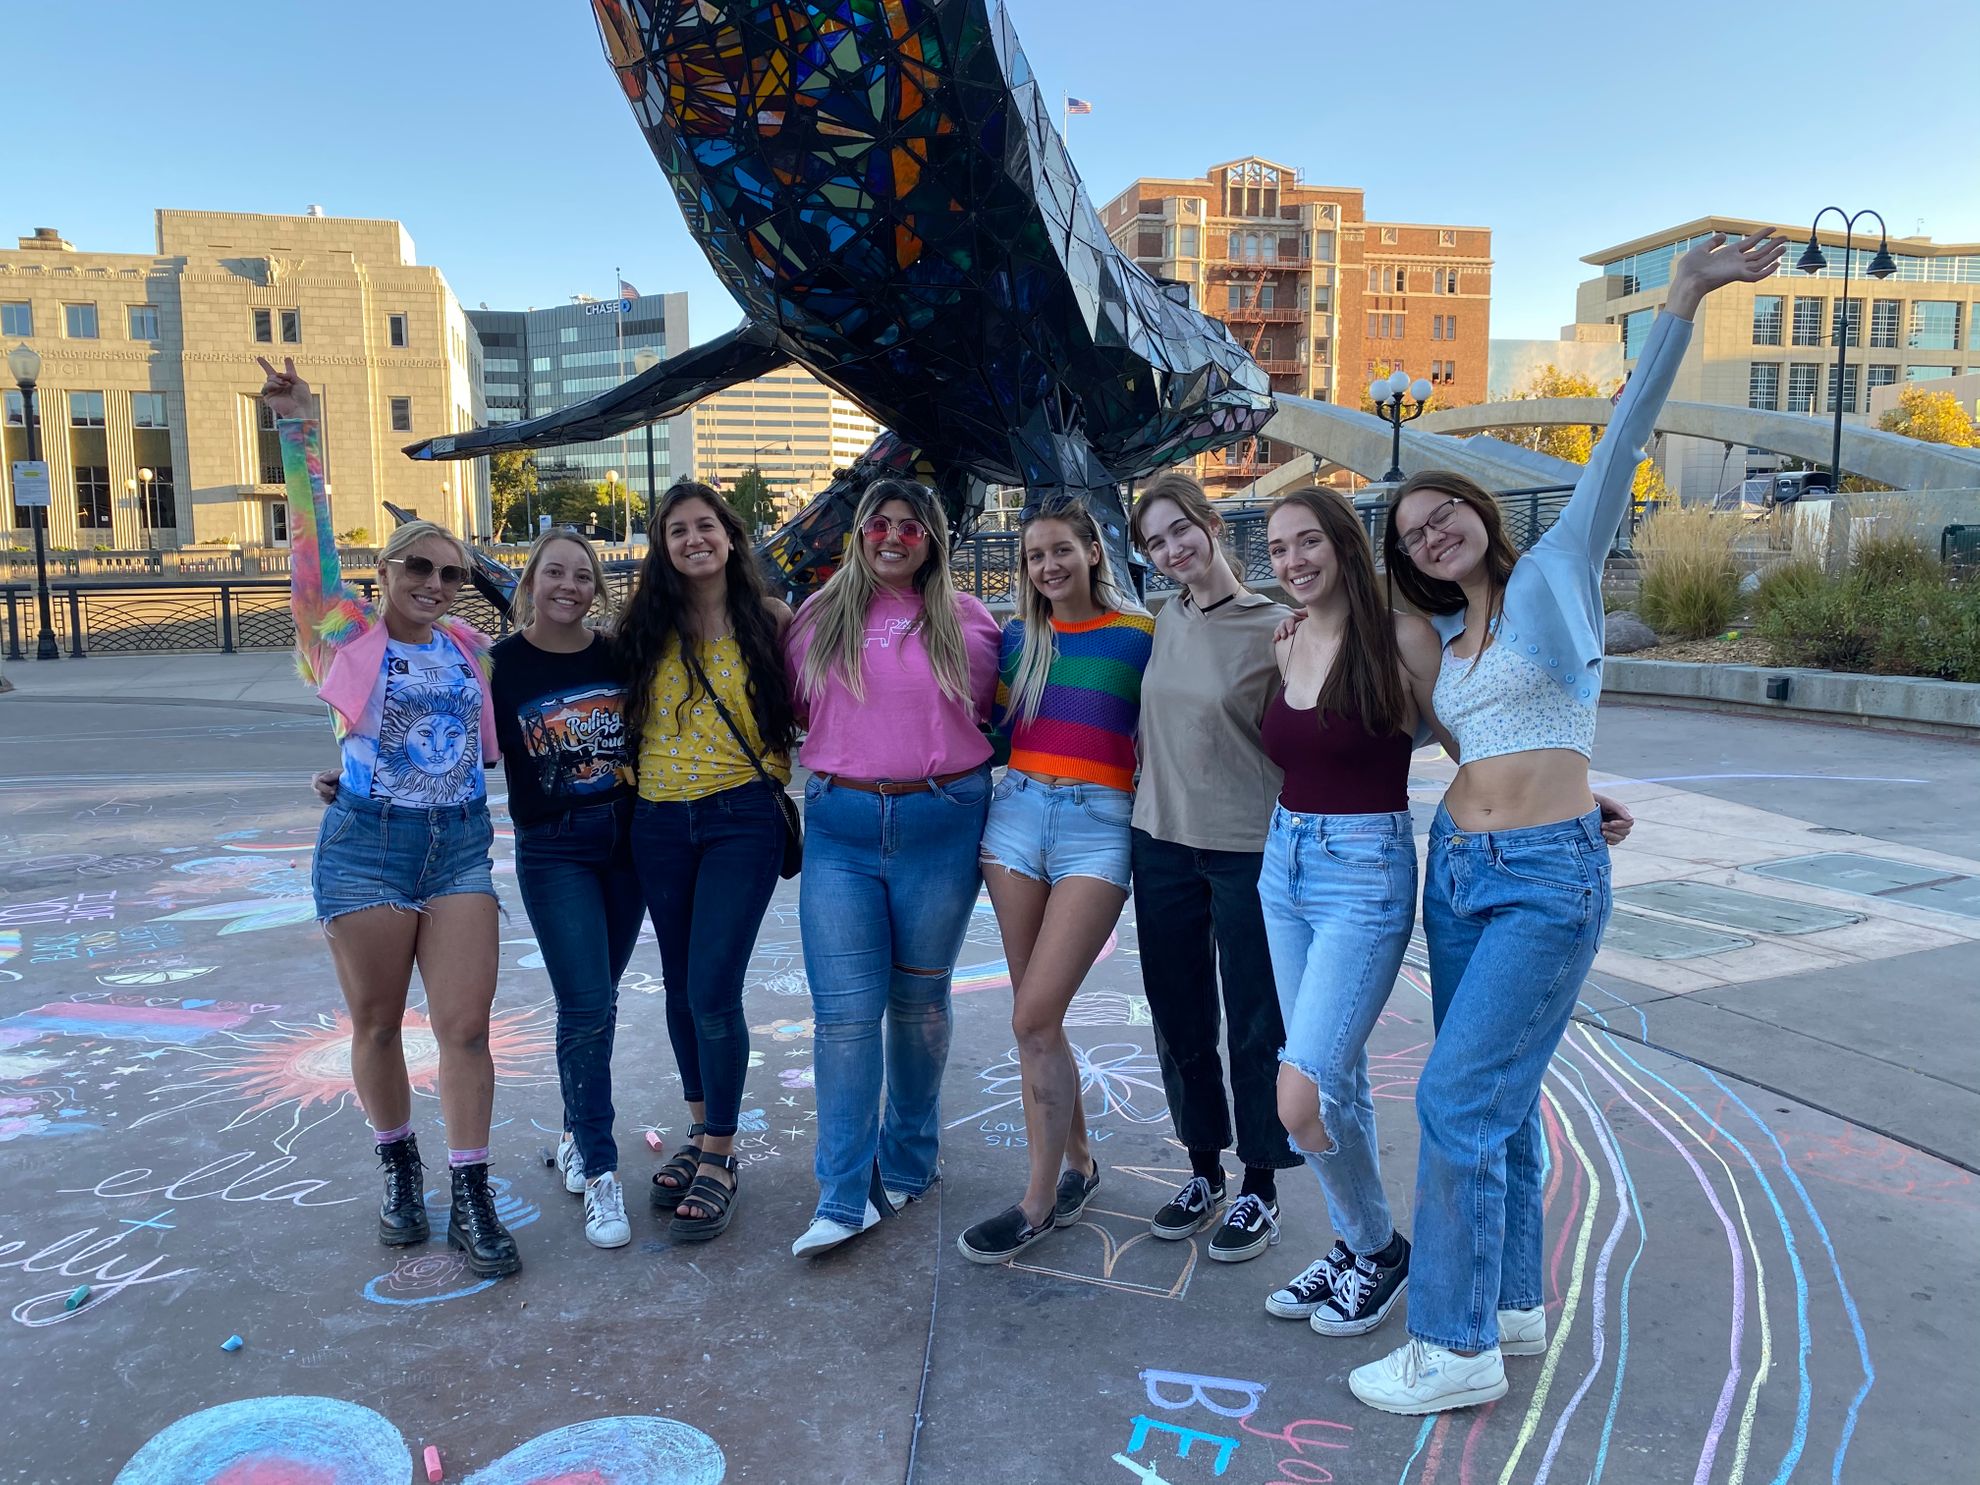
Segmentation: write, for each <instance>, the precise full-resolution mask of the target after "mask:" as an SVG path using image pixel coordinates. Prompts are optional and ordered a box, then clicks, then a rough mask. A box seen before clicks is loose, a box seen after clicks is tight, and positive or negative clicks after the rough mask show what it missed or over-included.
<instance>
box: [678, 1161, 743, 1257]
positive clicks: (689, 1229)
mask: <svg viewBox="0 0 1980 1485" xmlns="http://www.w3.org/2000/svg"><path fill="white" fill-rule="evenodd" d="M701 1163H702V1164H703V1165H712V1166H714V1167H715V1168H716V1169H717V1170H724V1171H727V1172H728V1173H729V1179H730V1180H732V1181H735V1182H737V1185H738V1186H739V1185H740V1184H741V1180H742V1178H741V1177H740V1176H739V1175H738V1174H737V1172H736V1157H735V1156H733V1155H703V1156H702V1157H701ZM736 1190H737V1186H724V1185H723V1184H722V1183H721V1182H720V1181H718V1180H716V1179H715V1178H714V1177H713V1176H696V1177H695V1178H694V1184H693V1185H692V1186H690V1187H688V1189H687V1194H686V1195H684V1196H683V1197H681V1201H680V1204H681V1205H682V1206H686V1205H687V1204H688V1203H689V1202H693V1203H694V1204H695V1205H696V1206H698V1207H700V1208H701V1210H702V1211H703V1212H705V1213H707V1215H706V1216H703V1217H683V1216H680V1215H679V1214H678V1213H677V1214H676V1215H675V1217H674V1220H673V1221H672V1222H670V1223H668V1224H667V1235H668V1236H669V1237H671V1238H673V1239H674V1240H675V1241H677V1242H682V1243H705V1242H707V1241H708V1240H709V1239H710V1238H713V1237H720V1236H721V1235H722V1234H723V1233H724V1232H725V1231H727V1230H728V1226H729V1219H730V1218H731V1217H733V1216H735V1214H736V1212H735V1203H736Z"/></svg>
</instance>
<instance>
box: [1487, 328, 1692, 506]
mask: <svg viewBox="0 0 1980 1485" xmlns="http://www.w3.org/2000/svg"><path fill="white" fill-rule="evenodd" d="M1614 391H1615V388H1614V387H1610V388H1609V389H1608V390H1607V391H1604V390H1603V389H1602V388H1601V387H1599V386H1597V385H1596V384H1595V379H1594V378H1593V377H1588V376H1583V375H1582V374H1581V373H1580V372H1578V371H1563V370H1561V368H1560V367H1558V366H1555V365H1552V364H1549V365H1546V366H1543V367H1541V368H1540V369H1539V370H1538V371H1536V372H1534V373H1533V375H1532V376H1530V377H1528V378H1527V379H1526V385H1525V386H1523V387H1521V388H1520V389H1519V390H1518V391H1517V392H1515V393H1513V394H1512V396H1511V397H1509V398H1507V399H1506V400H1507V401H1509V402H1530V401H1535V400H1538V399H1540V398H1544V397H1607V396H1610V395H1612V394H1613V393H1614ZM1498 436H1499V437H1500V438H1503V439H1504V440H1505V441H1506V442H1507V443H1511V444H1517V445H1519V447H1521V448H1523V449H1533V450H1534V451H1536V452H1537V453H1542V454H1551V455H1553V456H1554V457H1555V458H1556V459H1564V460H1566V461H1567V462H1568V463H1570V464H1586V463H1587V462H1588V460H1589V458H1590V457H1591V456H1592V455H1593V454H1594V452H1595V429H1594V427H1593V426H1592V425H1590V424H1587V423H1557V424H1548V425H1541V424H1535V425H1534V426H1532V427H1530V428H1512V429H1508V430H1507V431H1506V432H1504V433H1501V434H1499V435H1498ZM1631 490H1632V496H1631V498H1632V500H1633V502H1634V505H1635V507H1636V509H1637V510H1638V511H1641V510H1642V509H1643V508H1644V507H1645V506H1646V505H1649V504H1651V503H1652V502H1662V501H1666V500H1668V499H1670V493H1671V492H1670V486H1669V485H1667V484H1666V483H1665V482H1664V472H1663V471H1662V470H1661V469H1659V468H1658V467H1657V463H1656V461H1655V460H1654V459H1645V460H1644V461H1643V462H1642V463H1641V464H1639V465H1637V466H1636V481H1635V483H1634V485H1633V486H1632V487H1631Z"/></svg>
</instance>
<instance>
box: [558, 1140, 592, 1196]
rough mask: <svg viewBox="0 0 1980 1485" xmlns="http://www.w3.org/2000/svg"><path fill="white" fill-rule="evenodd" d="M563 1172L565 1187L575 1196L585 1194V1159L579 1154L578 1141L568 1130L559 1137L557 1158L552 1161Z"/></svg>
mask: <svg viewBox="0 0 1980 1485" xmlns="http://www.w3.org/2000/svg"><path fill="white" fill-rule="evenodd" d="M551 1164H553V1165H555V1166H556V1167H557V1169H558V1170H559V1171H560V1172H562V1173H563V1177H564V1189H565V1190H566V1191H568V1192H570V1193H571V1195H573V1196H582V1195H583V1194H584V1159H583V1157H582V1156H580V1155H579V1154H578V1148H577V1141H576V1140H574V1139H572V1138H571V1135H570V1131H569V1130H566V1131H565V1132H564V1133H563V1134H561V1135H559V1136H558V1137H557V1158H556V1159H555V1160H554V1161H552V1162H551Z"/></svg>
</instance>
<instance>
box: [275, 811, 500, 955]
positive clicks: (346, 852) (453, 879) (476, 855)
mask: <svg viewBox="0 0 1980 1485" xmlns="http://www.w3.org/2000/svg"><path fill="white" fill-rule="evenodd" d="M494 841H495V827H494V824H493V823H492V822H491V821H490V820H489V818H488V801H487V800H486V799H475V800H470V801H469V802H468V803H466V804H449V805H441V806H439V807H437V808H432V809H423V808H420V807H418V806H415V805H408V804H394V803H392V802H391V801H390V800H384V799H362V798H359V797H358V796H357V795H355V794H352V793H351V792H349V791H348V790H346V789H339V790H338V791H337V802H336V803H335V804H333V805H331V806H330V808H329V809H327V810H325V811H324V812H323V825H322V828H321V829H319V830H318V831H317V834H316V855H315V857H314V858H313V859H312V860H311V862H310V869H309V886H310V890H311V892H313V893H314V894H315V896H316V921H317V922H319V923H328V922H330V920H331V919H333V918H341V917H343V916H344V915H345V914H346V913H356V912H362V911H363V910H364V909H366V908H373V907H396V908H408V909H411V910H412V911H414V912H418V911H419V910H420V909H422V908H424V907H425V906H426V904H427V903H429V902H431V901H432V900H433V899H434V898H436V897H450V896H452V895H454V894H455V893H457V892H481V893H485V894H487V895H488V896H489V897H494V896H495V868H494V864H493V863H492V862H491V861H490V860H489V857H488V848H489V847H490V846H491V845H493V844H494ZM497 900H498V901H499V899H497Z"/></svg>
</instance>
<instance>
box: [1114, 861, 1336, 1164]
mask: <svg viewBox="0 0 1980 1485" xmlns="http://www.w3.org/2000/svg"><path fill="white" fill-rule="evenodd" d="M1133 839H1134V922H1135V933H1136V934H1137V936H1138V938H1139V942H1140V946H1141V983H1142V987H1143V988H1144V989H1145V990H1146V991H1147V992H1148V1011H1149V1014H1150V1016H1151V1017H1152V1018H1153V1019H1154V1022H1155V1054H1156V1056H1157V1057H1158V1058H1160V1059H1161V1063H1162V1085H1163V1087H1164V1088H1166V1089H1167V1090H1168V1095H1169V1115H1170V1117H1171V1118H1172V1119H1174V1120H1175V1125H1176V1138H1177V1139H1179V1140H1181V1141H1182V1142H1183V1144H1184V1145H1185V1146H1187V1147H1188V1148H1189V1149H1192V1150H1221V1149H1224V1148H1225V1147H1226V1146H1227V1145H1229V1144H1230V1143H1231V1126H1232V1123H1233V1114H1235V1123H1236V1126H1237V1153H1238V1159H1239V1160H1241V1161H1243V1162H1244V1163H1245V1164H1246V1165H1248V1166H1255V1167H1270V1168H1271V1169H1274V1170H1289V1169H1291V1168H1292V1167H1293V1166H1295V1165H1298V1164H1300V1163H1301V1161H1300V1157H1299V1156H1298V1155H1296V1154H1294V1153H1293V1149H1292V1146H1291V1145H1290V1144H1289V1143H1288V1142H1287V1140H1286V1131H1285V1129H1284V1128H1283V1127H1282V1126H1281V1125H1280V1123H1279V1094H1278V1087H1279V1048H1280V1047H1281V1046H1283V1045H1284V1044H1285V1027H1284V1024H1283V1023H1282V1022H1281V1021H1280V1019H1279V996H1278V991H1277V989H1276V988H1275V986H1274V984H1273V980H1272V956H1271V953H1270V951H1269V950H1268V948H1267V947H1266V941H1265V914H1264V910H1263V908H1262V907H1261V906H1260V904H1259V900H1258V877H1259V873H1260V871H1261V870H1262V868H1263V862H1264V854H1263V853H1262V852H1257V853H1254V852H1251V851H1199V850H1197V849H1196V848H1195V847H1193V846H1183V845H1178V844H1176V843H1175V842H1174V841H1166V840H1157V839H1155V837H1154V836H1152V835H1150V834H1149V833H1148V832H1147V831H1145V830H1137V831H1135V832H1134V835H1133ZM1220 980H1221V981H1222V984H1223V992H1224V993H1223V1018H1224V1019H1226V1020H1228V1022H1229V1023H1230V1053H1231V1102H1230V1103H1226V1102H1225V1099H1224V1064H1223V1060H1222V1059H1221V1058H1220V1057H1219V1056H1218V1054H1217V1031H1218V1023H1219V1016H1218V1005H1217V986H1218V982H1219V981H1220ZM1233 1105H1235V1108H1233Z"/></svg>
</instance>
